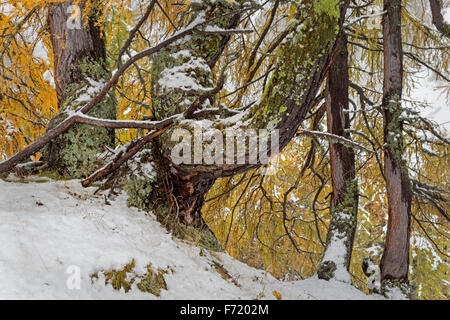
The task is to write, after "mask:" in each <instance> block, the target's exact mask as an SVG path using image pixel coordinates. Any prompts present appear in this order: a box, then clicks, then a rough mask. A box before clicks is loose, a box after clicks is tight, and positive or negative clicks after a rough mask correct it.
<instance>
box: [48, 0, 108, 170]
mask: <svg viewBox="0 0 450 320" xmlns="http://www.w3.org/2000/svg"><path fill="white" fill-rule="evenodd" d="M74 4H75V1H66V2H62V3H59V4H55V5H53V6H51V7H50V9H49V12H48V21H47V23H48V26H49V29H50V34H51V42H52V49H53V55H54V75H55V85H56V94H57V98H58V110H59V112H58V115H57V116H56V117H55V118H53V119H52V121H51V122H50V124H49V130H51V129H52V128H54V127H55V126H56V125H58V124H59V123H61V122H62V121H63V120H64V119H65V118H66V117H67V115H68V114H69V113H70V112H73V111H76V110H78V109H79V108H80V107H81V106H82V103H83V101H80V100H77V99H80V96H82V95H83V94H86V93H91V92H95V90H98V89H97V88H96V85H97V86H98V85H100V84H102V83H105V82H106V81H107V80H108V78H109V76H110V75H109V73H108V71H107V66H106V62H105V58H106V53H105V45H104V40H103V39H102V37H101V33H100V30H99V28H98V27H97V26H96V25H95V15H96V14H97V13H98V10H99V9H98V7H96V6H98V3H96V2H94V8H93V9H92V12H91V13H90V14H89V16H88V17H87V18H86V17H84V16H83V15H82V14H83V10H84V2H80V3H78V5H79V7H80V18H79V21H80V24H79V25H76V24H71V23H70V17H71V13H72V11H71V10H70V6H72V5H74ZM85 19H87V21H85ZM68 21H69V22H68ZM72 21H73V20H72ZM75 21H77V20H75ZM88 114H89V115H91V116H96V117H99V118H105V119H114V118H115V116H116V103H115V99H114V97H113V96H108V97H106V98H105V99H103V100H102V101H100V102H99V103H98V104H97V105H96V106H95V107H94V108H93V109H92V110H91V111H90V112H89V113H88ZM114 139H115V138H114V130H113V129H107V128H100V127H92V126H87V125H74V126H73V127H71V128H70V129H69V130H67V132H66V133H64V134H63V135H61V136H59V137H58V138H56V139H54V140H53V141H52V142H51V143H50V144H49V145H48V147H47V149H46V150H45V152H44V158H45V160H47V162H48V163H49V164H50V166H51V167H52V168H54V169H55V170H57V171H59V172H60V173H61V174H64V175H68V176H71V177H82V176H86V175H87V174H89V173H90V172H92V171H93V170H94V169H95V168H96V167H98V166H99V165H100V162H99V160H98V158H97V154H98V153H100V152H102V151H103V150H104V149H103V148H104V147H105V145H106V146H110V147H111V146H114V142H115V141H114Z"/></svg>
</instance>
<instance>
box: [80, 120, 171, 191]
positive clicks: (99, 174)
mask: <svg viewBox="0 0 450 320" xmlns="http://www.w3.org/2000/svg"><path fill="white" fill-rule="evenodd" d="M168 127H169V125H167V126H166V127H164V128H162V129H159V130H156V131H152V132H150V133H149V134H147V135H146V136H145V137H143V138H138V139H136V140H133V141H132V142H130V143H129V144H127V145H125V146H123V147H122V148H121V150H119V151H118V152H117V154H116V156H115V157H114V159H113V160H112V161H111V162H109V163H108V164H107V165H106V166H104V167H103V168H101V169H99V170H97V171H95V172H94V173H93V174H91V175H90V176H89V177H88V178H86V179H84V180H83V181H82V182H81V185H82V186H83V187H89V186H90V185H91V184H92V183H93V182H95V181H98V180H101V179H103V178H104V177H106V176H108V175H109V174H110V173H112V172H114V171H116V170H117V169H119V167H120V166H121V165H122V164H124V163H125V162H126V161H127V160H129V159H130V158H132V157H133V156H134V155H135V154H136V153H138V152H139V151H140V150H141V149H142V148H143V147H144V146H145V145H146V144H147V143H148V142H150V141H151V140H152V139H154V138H156V137H158V136H160V135H161V134H163V133H164V132H165V131H166V130H167V129H168Z"/></svg>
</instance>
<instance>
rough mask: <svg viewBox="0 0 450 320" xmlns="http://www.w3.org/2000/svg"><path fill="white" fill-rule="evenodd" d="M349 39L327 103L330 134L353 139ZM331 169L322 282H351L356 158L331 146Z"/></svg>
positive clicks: (342, 40)
mask: <svg viewBox="0 0 450 320" xmlns="http://www.w3.org/2000/svg"><path fill="white" fill-rule="evenodd" d="M348 83H349V78H348V51H347V38H346V36H345V34H342V35H341V36H340V37H339V38H338V40H337V48H336V53H335V56H334V58H333V62H332V65H331V67H330V70H329V71H328V79H327V87H326V95H325V99H326V101H325V103H326V106H327V122H328V123H327V124H328V132H329V133H331V134H334V135H337V136H340V137H344V138H347V139H349V138H350V134H349V133H348V131H346V130H348V129H350V118H349V114H348V110H349V99H348ZM330 166H331V178H332V185H333V195H332V201H331V202H332V203H331V214H332V218H331V221H330V225H329V228H328V234H327V247H326V249H325V253H324V257H323V259H322V263H321V265H320V266H319V270H318V277H319V278H320V279H325V280H329V279H331V278H335V279H336V280H340V281H345V282H349V283H350V281H351V279H350V274H349V273H348V269H349V267H350V261H351V254H352V248H353V239H354V236H355V231H356V222H357V213H358V187H357V182H356V180H355V154H354V152H353V149H352V148H350V147H348V146H345V145H343V144H342V143H334V142H331V143H330Z"/></svg>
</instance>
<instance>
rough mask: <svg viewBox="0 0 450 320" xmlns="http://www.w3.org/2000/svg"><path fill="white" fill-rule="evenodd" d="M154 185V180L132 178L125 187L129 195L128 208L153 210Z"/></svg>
mask: <svg viewBox="0 0 450 320" xmlns="http://www.w3.org/2000/svg"><path fill="white" fill-rule="evenodd" d="M153 184H154V181H153V180H150V179H141V178H138V177H135V176H131V177H130V179H128V182H127V185H126V187H125V189H126V191H127V194H128V199H127V204H128V206H130V207H136V208H139V209H142V210H147V209H149V208H151V207H152V203H153V201H154V199H153V197H152V192H153V188H154V186H153Z"/></svg>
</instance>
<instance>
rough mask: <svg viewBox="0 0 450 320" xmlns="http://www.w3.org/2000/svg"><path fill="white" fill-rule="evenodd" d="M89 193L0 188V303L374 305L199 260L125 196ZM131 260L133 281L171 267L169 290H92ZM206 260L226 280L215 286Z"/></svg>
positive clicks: (235, 265) (342, 287)
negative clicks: (137, 275) (103, 301)
mask: <svg viewBox="0 0 450 320" xmlns="http://www.w3.org/2000/svg"><path fill="white" fill-rule="evenodd" d="M10 178H12V179H13V180H14V179H15V178H14V177H12V176H10ZM31 180H33V179H31ZM94 190H95V189H94V188H88V189H83V188H82V187H81V186H80V182H79V181H75V180H72V181H50V180H49V181H47V182H44V181H42V178H36V180H35V181H31V182H30V179H28V183H21V182H18V181H14V182H5V181H3V180H0V299H108V298H114V299H117V298H118V299H136V298H137V299H256V298H258V299H275V296H274V294H273V291H277V292H279V293H280V294H281V297H282V299H381V296H367V295H365V294H364V293H362V292H360V291H358V290H357V289H356V288H354V287H352V286H350V285H348V284H344V283H341V282H336V281H330V282H328V281H324V280H319V279H317V278H311V279H308V280H303V281H296V282H283V281H278V280H276V279H274V278H273V277H272V276H271V275H269V274H268V273H266V272H264V271H261V270H257V269H254V268H251V267H249V266H247V265H245V264H243V263H241V262H239V261H237V260H235V259H233V258H231V257H230V256H229V255H227V254H225V253H220V254H211V253H209V252H205V250H203V254H202V255H200V248H198V247H196V246H193V245H190V244H187V243H184V242H182V241H180V240H177V239H173V238H172V237H171V235H170V234H168V233H167V232H166V231H165V229H163V228H162V227H161V226H160V225H159V223H158V222H157V221H156V220H155V218H153V217H152V216H151V215H148V214H145V213H144V212H142V211H138V210H137V209H135V208H128V207H127V205H126V198H125V195H120V196H119V197H118V198H117V199H116V200H114V201H112V202H111V203H110V205H108V204H106V203H105V198H104V196H103V195H96V196H95V195H93V193H94ZM132 259H134V260H135V263H136V267H135V271H136V272H137V273H142V274H143V273H144V272H145V267H146V265H148V264H149V263H151V264H152V267H155V268H158V267H160V268H162V269H166V268H167V267H170V268H171V269H172V270H173V272H169V273H168V274H166V275H165V280H166V283H167V288H168V290H162V291H161V296H160V297H155V296H153V295H152V294H149V293H144V292H141V291H140V290H139V289H138V288H137V287H136V285H135V284H134V285H133V287H132V289H131V290H130V291H128V292H127V293H125V292H124V291H117V290H114V289H113V288H112V286H111V285H109V284H108V285H105V281H104V278H102V277H100V278H99V280H97V281H94V282H93V283H92V280H91V275H92V274H94V273H97V272H98V271H100V270H111V269H122V268H123V266H124V265H126V264H128V263H129V262H130V261H131V260H132ZM213 260H214V261H216V262H217V263H219V264H221V265H223V267H224V268H225V269H226V270H227V271H228V273H229V275H231V276H232V278H231V279H228V280H226V279H224V278H222V276H221V275H220V274H219V273H218V272H217V271H216V270H215V269H214V268H213V267H212V263H213V262H212V261H213ZM78 271H79V272H78ZM78 274H79V275H80V277H78ZM78 278H79V279H81V281H80V286H79V289H78V288H77V287H78V286H77V279H78Z"/></svg>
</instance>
